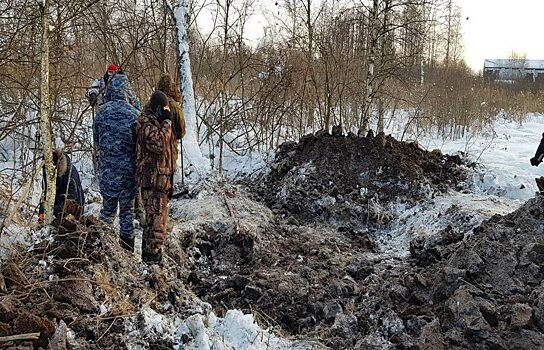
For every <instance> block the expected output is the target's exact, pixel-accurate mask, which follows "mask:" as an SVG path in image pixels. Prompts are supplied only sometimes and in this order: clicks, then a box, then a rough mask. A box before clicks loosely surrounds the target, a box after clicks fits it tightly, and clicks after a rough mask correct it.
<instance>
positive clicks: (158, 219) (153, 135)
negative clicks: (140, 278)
mask: <svg viewBox="0 0 544 350" xmlns="http://www.w3.org/2000/svg"><path fill="white" fill-rule="evenodd" d="M171 119H172V113H171V111H170V107H169V103H168V97H167V96H166V95H165V94H164V93H162V92H160V91H155V92H154V93H153V94H152V95H151V98H150V100H149V102H148V103H147V105H146V106H145V108H144V111H143V112H142V113H141V114H140V116H139V117H138V122H137V124H136V183H137V186H139V187H140V188H141V192H142V200H143V204H144V210H145V221H146V225H145V227H144V233H143V239H142V260H143V261H144V262H148V263H157V264H158V263H160V262H161V260H162V246H163V243H164V241H165V239H166V236H167V233H166V219H167V217H168V201H169V199H170V197H171V195H172V189H173V174H174V171H175V169H176V159H175V158H173V155H174V154H175V152H174V149H175V148H176V147H177V142H176V137H175V135H174V133H173V131H172V120H171Z"/></svg>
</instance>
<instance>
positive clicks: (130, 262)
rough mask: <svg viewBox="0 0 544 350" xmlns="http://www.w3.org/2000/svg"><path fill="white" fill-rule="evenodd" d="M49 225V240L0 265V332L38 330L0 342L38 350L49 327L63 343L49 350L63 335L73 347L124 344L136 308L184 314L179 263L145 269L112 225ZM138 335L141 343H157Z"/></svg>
mask: <svg viewBox="0 0 544 350" xmlns="http://www.w3.org/2000/svg"><path fill="white" fill-rule="evenodd" d="M52 230H53V231H52V233H51V236H50V237H51V239H48V240H45V241H42V242H40V243H38V244H35V245H34V246H33V247H32V249H31V250H30V251H24V250H21V251H20V252H18V253H14V255H13V256H11V257H10V258H9V259H7V260H6V261H5V262H4V263H3V264H2V265H1V266H0V277H3V280H4V281H5V283H4V286H2V287H3V288H0V335H2V336H9V335H21V334H28V333H39V334H40V335H39V338H38V339H36V340H21V341H15V342H11V344H10V343H9V342H8V343H5V342H4V343H2V344H0V346H8V347H9V346H10V345H13V346H18V347H20V348H21V349H22V348H24V347H25V346H30V347H33V348H35V349H37V348H38V347H41V348H44V349H45V348H47V346H48V344H49V342H50V340H51V339H52V337H53V334H54V332H55V330H57V333H59V332H60V333H62V332H64V334H59V335H58V339H61V341H58V342H57V343H59V344H60V343H64V344H63V345H55V346H57V347H53V348H51V349H52V350H56V349H59V348H58V346H61V347H60V348H62V346H66V339H67V338H70V346H71V347H72V348H77V349H97V348H109V349H126V348H127V339H128V338H127V331H126V328H127V327H128V326H129V325H131V324H134V323H136V324H138V315H139V312H138V311H139V310H140V309H141V308H142V306H143V305H149V307H152V308H154V309H156V310H157V311H158V312H165V313H171V314H180V315H183V314H184V313H185V312H186V311H187V308H188V307H187V305H188V300H189V299H190V298H191V296H192V295H193V294H192V293H190V292H188V291H187V290H185V289H184V287H183V285H182V284H181V283H179V281H180V278H181V274H182V273H183V270H182V267H180V266H177V265H175V264H172V265H170V266H169V267H168V268H166V267H165V268H164V269H153V268H150V267H148V266H147V265H145V264H142V263H140V262H138V261H137V259H136V257H135V256H134V255H133V254H129V253H127V252H126V251H125V250H123V249H122V248H121V247H120V246H119V244H118V242H117V239H118V238H117V237H118V236H117V235H118V234H117V233H115V231H114V230H113V229H112V227H111V226H108V225H105V224H103V223H101V222H99V221H98V220H97V219H95V218H93V217H83V218H82V220H81V221H80V222H77V221H75V220H73V219H72V218H68V219H67V220H66V221H65V222H63V223H62V224H61V225H60V227H57V228H55V229H52ZM182 279H185V278H182ZM165 305H168V310H166V309H164V308H165ZM61 325H63V326H64V327H61ZM66 325H68V327H69V330H70V332H72V335H71V337H67V334H66V333H67V332H68V328H67V327H66ZM132 328H136V329H137V328H138V326H135V327H134V326H132ZM133 330H134V329H133ZM138 334H139V338H140V339H138V341H139V343H140V344H142V345H145V344H146V342H147V344H148V345H149V344H151V343H153V342H156V341H157V340H158V339H155V338H153V337H151V336H150V337H149V338H148V339H146V335H145V334H144V332H142V333H138ZM64 348H65V347H64Z"/></svg>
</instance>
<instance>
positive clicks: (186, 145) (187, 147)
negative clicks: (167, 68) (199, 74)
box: [175, 0, 210, 172]
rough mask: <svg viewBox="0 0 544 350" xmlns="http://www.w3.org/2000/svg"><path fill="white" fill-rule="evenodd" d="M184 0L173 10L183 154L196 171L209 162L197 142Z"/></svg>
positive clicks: (208, 166) (207, 168)
mask: <svg viewBox="0 0 544 350" xmlns="http://www.w3.org/2000/svg"><path fill="white" fill-rule="evenodd" d="M186 11H187V9H186V1H185V0H180V1H179V5H178V7H177V9H176V12H175V18H176V28H177V39H178V50H179V52H178V53H179V57H180V68H179V69H180V72H179V74H180V77H181V78H182V80H181V81H182V89H181V90H182V95H183V114H184V117H185V127H186V134H185V137H184V138H183V155H184V157H185V158H186V159H187V161H188V163H187V164H192V165H193V166H194V167H195V170H196V171H197V172H200V171H202V172H205V171H207V170H209V168H210V164H209V162H208V160H207V159H206V158H204V157H203V156H202V152H201V150H200V146H199V143H198V134H197V120H196V106H195V103H196V101H195V94H194V90H193V76H192V74H191V61H190V59H189V43H188V42H187V23H186Z"/></svg>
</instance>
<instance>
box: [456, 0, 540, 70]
mask: <svg viewBox="0 0 544 350" xmlns="http://www.w3.org/2000/svg"><path fill="white" fill-rule="evenodd" d="M456 1H457V3H458V4H459V6H461V9H462V11H463V17H464V18H463V40H464V44H465V60H466V61H467V63H468V65H469V66H470V67H471V68H472V69H474V70H481V69H482V67H483V64H484V59H486V58H508V55H509V53H510V52H511V51H512V50H514V51H517V52H521V53H527V58H528V59H544V21H543V17H542V16H543V15H544V0H456ZM467 17H468V19H466V18H467Z"/></svg>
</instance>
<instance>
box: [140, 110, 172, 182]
mask: <svg viewBox="0 0 544 350" xmlns="http://www.w3.org/2000/svg"><path fill="white" fill-rule="evenodd" d="M136 135H137V142H136V183H137V185H138V186H139V187H141V188H143V189H152V190H155V191H160V192H170V191H171V190H172V187H173V176H174V172H175V170H176V159H175V158H174V154H175V152H176V151H175V150H177V139H176V137H175V135H174V133H173V131H172V123H171V121H164V122H163V123H162V124H161V123H159V121H158V120H157V118H156V117H155V115H153V113H152V112H151V111H149V110H146V111H144V112H143V113H142V114H141V115H140V116H139V117H138V123H137V126H136Z"/></svg>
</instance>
